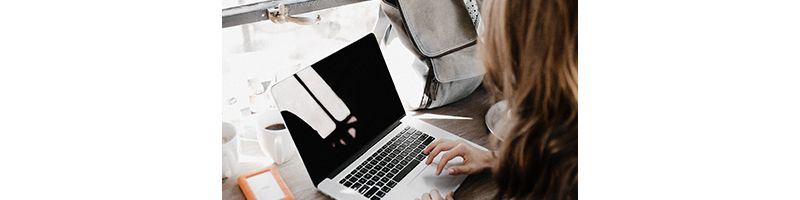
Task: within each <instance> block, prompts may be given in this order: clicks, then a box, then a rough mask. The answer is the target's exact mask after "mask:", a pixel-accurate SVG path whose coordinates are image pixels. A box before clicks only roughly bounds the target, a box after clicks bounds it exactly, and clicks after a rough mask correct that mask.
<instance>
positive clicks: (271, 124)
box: [256, 110, 297, 164]
mask: <svg viewBox="0 0 800 200" xmlns="http://www.w3.org/2000/svg"><path fill="white" fill-rule="evenodd" d="M256 124H257V126H256V127H257V128H256V130H258V131H257V134H256V136H257V138H258V142H259V145H260V146H261V150H262V151H264V153H265V154H267V155H269V156H270V157H272V160H274V161H275V163H276V164H282V163H284V162H286V161H288V160H289V159H291V158H292V156H294V154H295V152H296V151H297V150H296V148H295V146H294V142H293V141H292V137H291V135H289V130H288V129H286V125H285V124H284V122H283V118H281V116H280V113H279V112H278V111H277V110H267V111H264V112H262V113H261V114H258V116H257V117H256Z"/></svg>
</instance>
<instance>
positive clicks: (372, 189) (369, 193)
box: [364, 187, 378, 197]
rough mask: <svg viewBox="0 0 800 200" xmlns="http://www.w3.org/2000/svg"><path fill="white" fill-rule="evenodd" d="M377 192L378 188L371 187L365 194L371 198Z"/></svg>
mask: <svg viewBox="0 0 800 200" xmlns="http://www.w3.org/2000/svg"><path fill="white" fill-rule="evenodd" d="M377 191H378V187H370V189H369V190H368V191H367V193H365V194H364V196H367V197H371V196H372V195H373V194H375V192H377Z"/></svg>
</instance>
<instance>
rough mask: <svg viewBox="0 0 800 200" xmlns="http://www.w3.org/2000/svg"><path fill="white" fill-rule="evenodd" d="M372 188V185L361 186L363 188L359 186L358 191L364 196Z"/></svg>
mask: <svg viewBox="0 0 800 200" xmlns="http://www.w3.org/2000/svg"><path fill="white" fill-rule="evenodd" d="M371 188H372V186H368V185H365V186H361V188H358V193H361V194H363V195H364V196H367V195H366V194H367V192H369V189H371ZM370 196H371V195H370Z"/></svg>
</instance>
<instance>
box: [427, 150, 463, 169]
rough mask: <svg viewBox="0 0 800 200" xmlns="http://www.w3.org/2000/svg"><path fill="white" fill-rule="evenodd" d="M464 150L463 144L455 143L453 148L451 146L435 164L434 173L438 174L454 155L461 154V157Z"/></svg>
mask: <svg viewBox="0 0 800 200" xmlns="http://www.w3.org/2000/svg"><path fill="white" fill-rule="evenodd" d="M434 150H435V149H434ZM464 151H465V149H464V146H462V145H457V146H456V147H455V148H452V149H451V150H450V151H448V152H447V153H445V154H444V156H442V160H441V161H439V164H438V165H436V175H439V174H441V173H442V170H443V169H444V166H445V165H447V162H448V161H450V160H452V159H453V158H455V157H456V156H462V157H463V156H464Z"/></svg>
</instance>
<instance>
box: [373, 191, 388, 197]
mask: <svg viewBox="0 0 800 200" xmlns="http://www.w3.org/2000/svg"><path fill="white" fill-rule="evenodd" d="M385 195H386V193H385V192H383V191H378V193H375V196H377V197H383V196H385Z"/></svg>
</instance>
